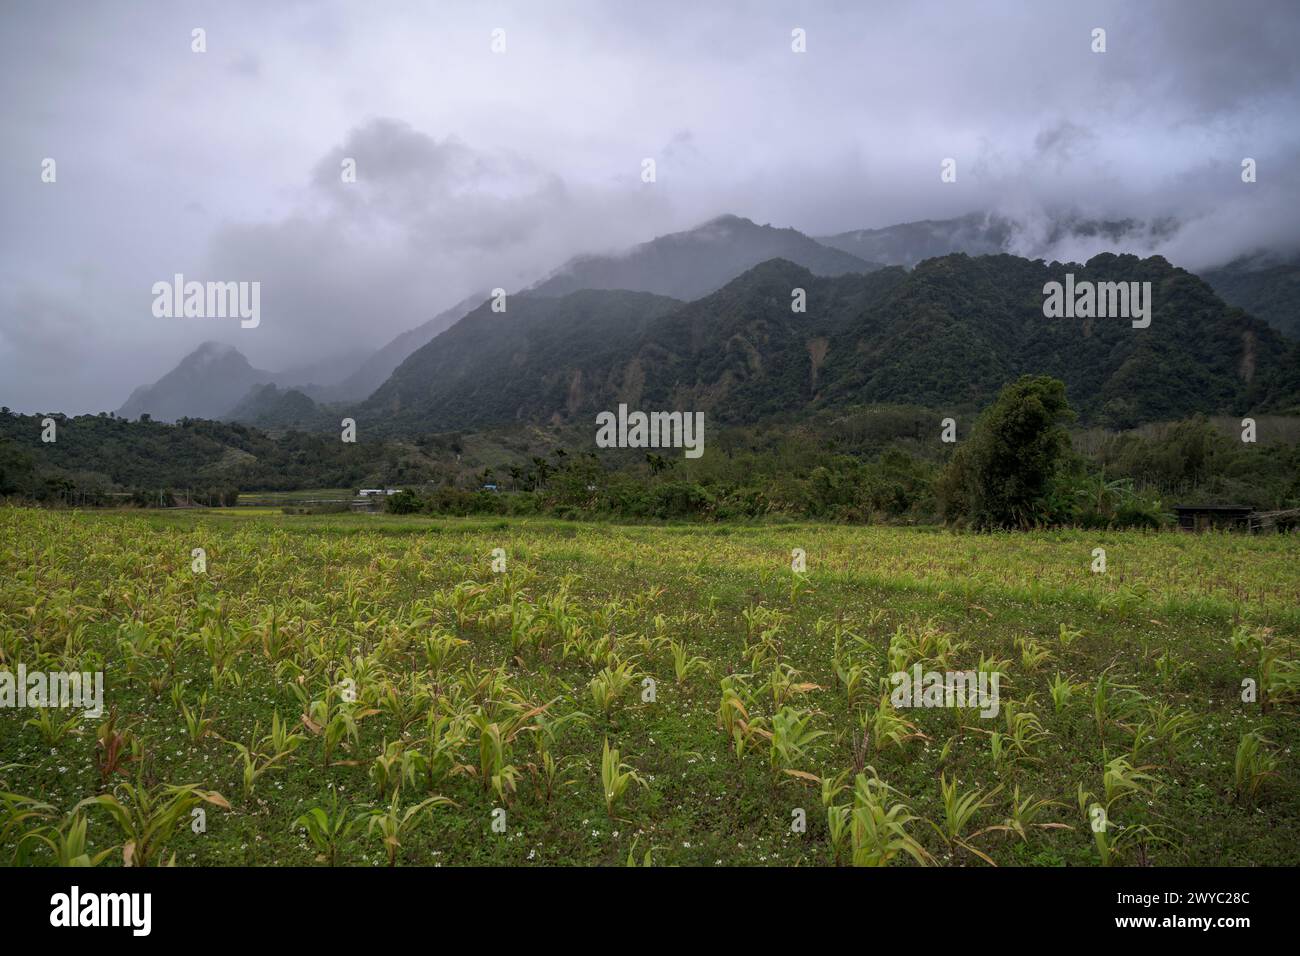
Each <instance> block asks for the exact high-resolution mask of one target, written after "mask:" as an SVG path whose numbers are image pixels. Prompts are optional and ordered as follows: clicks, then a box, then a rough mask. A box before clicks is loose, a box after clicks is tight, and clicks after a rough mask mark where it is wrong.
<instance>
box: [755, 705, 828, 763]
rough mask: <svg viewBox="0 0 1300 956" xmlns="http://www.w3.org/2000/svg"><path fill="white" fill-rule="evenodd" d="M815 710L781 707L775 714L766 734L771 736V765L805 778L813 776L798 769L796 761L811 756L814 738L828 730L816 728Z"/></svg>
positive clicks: (769, 751)
mask: <svg viewBox="0 0 1300 956" xmlns="http://www.w3.org/2000/svg"><path fill="white" fill-rule="evenodd" d="M814 713H815V712H814V711H811V710H799V709H797V708H794V707H782V708H781V709H780V710H778V711H777V712H776V713H775V714H773V715H772V730H771V732H770V734H766V733H765V734H764V736H768V737H769V743H770V747H769V750H768V766H770V767H771V768H772V770H773V771H781V772H783V773H787V774H789V775H791V776H794V777H803V778H804V779H809V778H812V775H811V774H809V773H807V772H806V771H801V770H799V769H798V767H797V764H799V763H802V762H803V761H805V760H806V759H808V752H809V750H810V749H811V747H812V743H813V741H815V740H817V738H819V737H825V736H826V734H827V731H825V730H814V729H813V727H812V719H813V716H814ZM812 779H816V778H812Z"/></svg>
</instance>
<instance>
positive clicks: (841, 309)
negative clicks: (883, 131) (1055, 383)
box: [118, 214, 1300, 432]
mask: <svg viewBox="0 0 1300 956" xmlns="http://www.w3.org/2000/svg"><path fill="white" fill-rule="evenodd" d="M1177 228H1178V224H1177V223H1175V222H1172V221H1161V222H1154V223H1137V222H1134V221H1131V220H1121V221H1097V220H1087V219H1082V218H1078V217H1063V218H1061V219H1059V220H1056V221H1054V222H1053V223H1052V224H1051V226H1050V228H1048V229H1047V230H1046V231H1045V232H1044V233H1043V235H1042V236H1041V237H1040V238H1042V240H1043V241H1045V242H1048V243H1051V244H1055V243H1056V242H1058V241H1060V240H1061V239H1062V238H1063V237H1071V238H1078V237H1085V238H1086V237H1092V238H1100V239H1101V240H1102V241H1103V242H1111V241H1114V242H1120V241H1123V240H1124V238H1125V237H1133V236H1135V235H1142V236H1147V237H1152V236H1158V235H1167V234H1170V233H1171V232H1172V231H1175V230H1177ZM1023 242H1024V237H1023V234H1021V233H1018V232H1017V227H1016V226H1015V224H1014V223H1012V222H1011V221H1010V220H1009V219H1006V218H1004V217H999V216H996V215H985V214H972V215H969V216H963V217H960V218H957V219H949V220H927V221H922V222H913V223H903V224H899V225H895V226H890V227H887V228H884V229H871V230H857V231H853V232H846V233H840V234H837V235H833V236H823V237H819V238H817V239H813V238H811V237H809V236H806V235H804V234H803V233H800V232H798V231H797V230H794V229H778V228H774V227H772V226H770V225H758V224H756V223H753V222H751V221H750V220H748V219H743V218H740V217H736V216H721V217H718V218H716V219H713V220H710V221H709V222H707V223H705V224H703V225H701V226H699V227H697V228H695V229H692V230H688V231H686V232H681V233H674V234H671V235H667V236H661V237H659V238H656V239H654V240H652V241H650V242H646V243H643V244H641V245H639V246H636V247H634V248H632V249H630V250H627V251H625V252H622V253H617V254H612V255H599V256H597V255H587V256H580V257H578V258H575V259H572V260H570V261H569V262H568V263H566V264H565V265H564V266H562V267H560V268H559V269H557V270H555V271H554V272H553V273H551V274H550V275H549V276H547V277H546V278H544V279H542V280H541V281H539V282H537V283H535V284H534V285H533V286H532V287H530V288H529V289H527V290H525V291H523V292H520V293H515V294H512V295H510V296H509V297H508V302H509V305H508V310H507V312H506V313H505V314H501V313H497V312H493V311H492V310H491V308H490V304H489V303H486V302H485V299H486V298H487V294H486V293H480V294H477V295H474V296H471V297H469V298H467V299H466V300H464V301H462V302H460V303H458V304H457V305H455V306H453V307H452V308H451V309H448V310H446V311H445V312H442V313H440V314H439V315H437V316H435V317H434V318H433V319H430V320H429V321H427V322H425V323H423V324H422V325H420V326H418V327H417V328H415V329H411V330H409V331H408V332H405V333H403V334H402V335H399V336H397V337H396V338H395V339H393V340H392V341H391V342H389V343H388V344H387V345H385V346H384V347H383V348H381V349H379V350H377V351H375V352H373V353H365V354H360V355H357V356H353V357H351V359H350V360H344V361H342V362H335V363H333V368H332V369H326V368H323V367H322V366H316V367H313V368H312V369H307V370H303V369H300V370H295V371H290V372H282V373H273V372H268V371H264V370H260V369H256V368H254V367H253V366H252V365H251V364H250V363H248V361H247V360H246V359H245V358H244V356H242V355H241V354H240V353H239V352H238V351H236V350H235V349H233V348H232V347H230V346H225V345H218V344H215V343H205V344H204V345H202V346H200V348H199V349H197V350H196V351H195V352H193V353H191V354H190V355H188V356H186V358H185V359H183V360H182V362H181V363H180V365H178V366H177V368H176V369H173V370H172V371H171V372H169V373H168V374H167V375H165V376H164V377H163V378H162V379H160V380H159V381H158V382H157V383H155V384H154V385H152V386H144V387H141V388H138V389H136V390H135V392H133V393H132V395H131V397H130V398H129V399H128V400H127V402H126V403H125V404H124V405H123V406H122V408H121V409H119V410H118V414H119V415H121V416H124V417H137V416H139V415H140V414H142V413H148V414H150V415H151V416H152V417H153V418H155V419H160V420H175V419H178V418H182V417H203V418H223V419H230V420H237V421H243V422H249V423H253V424H259V425H263V426H266V427H279V428H288V427H297V428H310V427H321V428H324V427H337V422H338V419H339V417H340V416H339V415H338V414H335V412H337V411H339V410H340V409H342V410H345V411H346V410H349V409H355V411H356V413H357V414H358V415H361V416H363V417H365V418H369V419H371V420H372V421H374V422H376V423H377V425H378V427H379V428H380V429H381V430H384V431H393V430H396V431H403V432H413V431H419V430H422V429H423V430H439V429H459V428H470V427H476V426H479V425H485V424H490V423H505V422H519V421H538V422H555V421H562V420H564V419H566V418H568V417H571V416H573V415H576V414H577V413H578V412H582V413H583V414H586V413H588V412H591V411H592V410H593V409H595V410H600V409H604V408H609V407H612V405H611V404H610V403H611V402H617V401H621V400H627V399H633V400H635V401H648V400H651V399H653V400H654V401H657V402H659V403H660V407H665V408H669V407H674V408H681V407H688V406H692V407H695V406H698V407H704V408H707V409H708V410H709V411H711V412H712V413H713V414H714V415H718V416H720V417H721V418H722V419H724V420H737V421H738V420H755V419H756V418H759V417H762V416H764V415H779V414H786V413H789V412H791V411H792V410H796V409H799V408H804V407H815V406H827V405H830V406H837V405H841V404H851V403H854V402H871V401H895V400H897V401H911V402H918V403H925V404H931V403H954V402H955V403H964V402H975V401H980V400H983V399H986V398H987V397H989V394H990V389H994V390H995V389H996V386H997V385H1000V384H1001V383H1002V382H1003V381H1005V380H1006V379H1007V378H1008V377H1012V376H1013V375H1014V374H1018V370H1023V371H1044V372H1051V373H1053V374H1057V372H1056V371H1054V370H1055V369H1060V375H1061V377H1062V378H1065V380H1066V381H1067V384H1072V393H1071V394H1072V397H1074V398H1075V399H1076V400H1077V401H1078V404H1079V405H1080V407H1081V408H1083V409H1084V410H1085V412H1086V413H1087V414H1089V415H1090V416H1093V417H1095V418H1097V419H1098V420H1105V421H1110V422H1114V423H1119V422H1125V421H1135V420H1148V419H1150V418H1152V417H1158V416H1159V415H1163V414H1165V413H1166V412H1168V413H1169V414H1182V413H1186V412H1190V411H1221V410H1227V409H1229V408H1236V407H1238V406H1243V407H1244V405H1249V404H1251V403H1256V402H1258V401H1260V400H1261V396H1263V397H1264V398H1265V399H1266V400H1268V401H1271V402H1275V403H1276V402H1281V403H1283V404H1285V402H1286V401H1287V400H1288V399H1287V395H1288V392H1287V389H1288V388H1289V387H1290V386H1289V384H1288V381H1287V380H1286V376H1285V375H1284V374H1282V373H1280V372H1279V371H1278V369H1277V368H1276V366H1278V365H1279V364H1280V365H1282V366H1285V365H1286V362H1287V360H1288V359H1287V356H1289V355H1290V354H1291V353H1292V352H1293V351H1294V349H1293V348H1292V347H1291V345H1290V344H1288V342H1287V341H1286V340H1284V339H1283V338H1282V337H1281V336H1278V335H1277V333H1276V331H1275V330H1274V328H1270V327H1269V325H1268V324H1265V322H1262V321H1258V320H1259V319H1264V320H1266V321H1267V322H1268V323H1271V324H1272V325H1273V326H1274V327H1275V328H1277V329H1281V330H1282V331H1285V332H1289V333H1291V334H1293V335H1297V334H1300V310H1297V307H1296V304H1295V303H1296V302H1297V298H1296V296H1295V294H1294V293H1295V291H1297V286H1300V268H1298V267H1297V264H1296V263H1295V262H1287V261H1286V260H1279V259H1276V258H1274V259H1263V260H1261V259H1260V258H1259V257H1255V258H1247V259H1242V260H1238V261H1236V262H1234V263H1230V264H1228V265H1226V266H1224V267H1222V268H1220V269H1218V270H1214V271H1211V272H1207V273H1206V276H1205V278H1206V280H1207V281H1208V282H1209V285H1207V284H1206V282H1201V281H1199V280H1197V279H1196V278H1195V277H1194V276H1192V275H1191V274H1190V273H1186V272H1184V271H1183V270H1181V269H1176V268H1174V267H1172V266H1170V265H1169V264H1168V263H1166V262H1165V261H1164V260H1163V259H1160V258H1159V257H1153V258H1150V259H1146V260H1138V259H1136V258H1135V257H1133V256H1119V257H1116V256H1113V255H1112V256H1110V258H1102V257H1097V258H1095V259H1094V260H1090V262H1089V263H1088V266H1087V267H1084V266H1077V267H1076V268H1075V271H1076V273H1077V274H1078V275H1079V276H1080V277H1082V276H1083V275H1084V274H1093V273H1096V274H1097V277H1098V278H1100V279H1102V280H1107V281H1109V280H1115V279H1116V278H1118V276H1117V275H1116V270H1118V271H1120V272H1124V273H1128V272H1130V271H1136V272H1137V273H1141V274H1143V275H1146V274H1148V273H1149V274H1150V275H1152V276H1154V279H1152V280H1151V281H1154V282H1156V283H1158V284H1159V283H1170V285H1169V286H1168V287H1165V286H1160V285H1158V286H1157V287H1158V288H1161V289H1162V290H1163V291H1162V293H1161V295H1159V296H1158V297H1157V304H1158V306H1163V307H1164V308H1165V309H1166V313H1165V314H1164V316H1163V317H1160V316H1159V315H1158V317H1159V318H1160V325H1159V327H1155V326H1154V325H1153V331H1152V332H1151V334H1150V336H1147V337H1146V338H1145V339H1144V338H1142V337H1140V336H1138V337H1134V336H1133V333H1132V330H1129V329H1127V327H1125V326H1121V324H1119V323H1112V324H1111V325H1107V324H1105V323H1104V322H1103V321H1102V320H1096V321H1094V322H1092V323H1088V331H1087V334H1086V335H1084V336H1083V338H1082V340H1079V338H1078V337H1077V336H1073V337H1072V333H1071V332H1070V331H1069V330H1060V329H1058V330H1057V332H1058V333H1059V334H1053V333H1051V332H1050V331H1049V328H1050V327H1049V326H1048V325H1045V324H1044V320H1043V319H1042V315H1041V303H1042V289H1041V286H1042V283H1043V282H1044V281H1047V279H1048V278H1050V277H1052V276H1056V275H1059V274H1060V273H1061V272H1062V271H1063V270H1062V269H1061V268H1055V267H1056V266H1057V265H1058V264H1056V263H1053V264H1052V265H1051V266H1049V265H1048V264H1046V263H1043V262H1041V261H1038V262H1034V261H1032V260H1028V259H1021V258H1018V257H1015V256H1010V255H1006V254H1005V250H1006V249H1008V248H1010V247H1012V246H1014V245H1017V244H1023ZM954 253H957V254H958V255H953V254H954ZM909 269H910V270H911V271H908V270H909ZM792 270H793V271H792ZM1034 283H1037V284H1038V285H1037V287H1035V286H1034ZM796 286H797V287H802V288H804V289H805V290H806V292H807V296H808V310H807V312H806V313H794V312H791V311H790V294H791V292H790V290H791V289H792V288H794V287H796ZM1171 290H1175V291H1178V292H1179V296H1180V298H1181V296H1182V295H1183V294H1184V293H1186V295H1187V296H1188V301H1189V302H1194V317H1195V322H1193V315H1189V314H1181V313H1180V314H1177V315H1173V314H1169V313H1168V312H1167V308H1168V302H1169V295H1167V294H1165V293H1167V292H1169V291H1171ZM1188 290H1194V292H1193V291H1188ZM1215 291H1218V292H1219V293H1220V294H1221V295H1222V296H1223V297H1224V298H1226V299H1227V301H1228V302H1231V303H1232V304H1233V305H1238V306H1242V307H1243V308H1245V309H1246V311H1248V312H1250V313H1251V316H1253V318H1252V317H1251V316H1245V315H1241V314H1240V313H1234V312H1232V310H1231V309H1230V308H1228V306H1227V305H1225V303H1224V302H1223V301H1221V300H1220V299H1219V297H1218V296H1216V295H1215ZM476 306H477V307H476ZM1035 310H1037V311H1035ZM1189 322H1192V323H1193V324H1192V325H1190V326H1189V325H1188V323H1189ZM1121 328H1122V329H1123V331H1124V332H1125V333H1128V334H1127V335H1119V331H1120V329H1121ZM1174 330H1177V335H1175V337H1174V338H1169V335H1170V333H1171V332H1172V331H1174ZM1074 331H1077V329H1075V330H1074ZM1117 336H1118V337H1117ZM1207 342H1209V343H1212V345H1213V348H1208V347H1207V345H1206V343H1207ZM683 343H688V344H686V345H684V344H683ZM1234 356H1235V358H1232V357H1234ZM1230 359H1231V360H1230ZM1081 361H1084V362H1085V364H1086V367H1087V371H1088V374H1083V369H1081V368H1080V367H1079V364H1080V362H1081ZM1233 361H1235V362H1236V363H1237V364H1236V370H1234V367H1232V362H1233ZM1225 363H1226V364H1225ZM1170 368H1175V369H1177V370H1178V372H1177V374H1176V376H1175V378H1176V379H1177V380H1176V381H1173V380H1170V381H1168V382H1167V383H1166V385H1167V388H1168V389H1170V390H1171V392H1170V394H1169V395H1167V396H1165V397H1160V396H1156V395H1153V394H1151V393H1150V392H1149V388H1145V389H1144V390H1142V397H1137V396H1135V395H1134V394H1133V393H1132V392H1126V389H1127V388H1130V387H1131V386H1132V385H1133V384H1134V383H1137V382H1141V383H1144V384H1145V386H1149V385H1150V384H1151V383H1153V382H1161V381H1165V380H1166V378H1167V370H1168V369H1170ZM1241 369H1248V374H1247V373H1242V372H1241ZM1279 374H1282V378H1281V379H1280V380H1277V381H1275V378H1276V376H1277V375H1279ZM1189 381H1191V382H1196V383H1199V385H1198V388H1197V389H1193V390H1190V391H1188V390H1185V389H1184V388H1183V385H1185V384H1186V383H1187V382H1189ZM1279 382H1280V384H1279ZM1206 403H1210V404H1208V405H1207V404H1206ZM322 405H329V407H330V408H329V411H328V412H327V411H326V410H325V409H324V408H322ZM358 420H360V419H358Z"/></svg>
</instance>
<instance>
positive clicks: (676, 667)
mask: <svg viewBox="0 0 1300 956" xmlns="http://www.w3.org/2000/svg"><path fill="white" fill-rule="evenodd" d="M668 647H669V649H670V650H671V651H672V654H673V674H674V676H675V677H676V678H677V683H679V684H684V683H686V681H688V680H690V679H691V675H692V674H702V673H707V672H708V669H709V662H708V661H706V660H705V659H704V658H703V657H691V656H690V654H689V653H687V650H686V645H685V643H682V642H679V641H670V642H669V644H668Z"/></svg>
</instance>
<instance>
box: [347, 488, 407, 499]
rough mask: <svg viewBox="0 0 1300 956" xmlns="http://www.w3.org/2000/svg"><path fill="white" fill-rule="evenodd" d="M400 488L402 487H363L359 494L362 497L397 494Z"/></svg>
mask: <svg viewBox="0 0 1300 956" xmlns="http://www.w3.org/2000/svg"><path fill="white" fill-rule="evenodd" d="M400 490H401V489H400V488H362V489H361V490H360V491H358V492H357V495H358V497H361V498H369V497H370V496H371V495H395V494H397V492H398V491H400Z"/></svg>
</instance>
